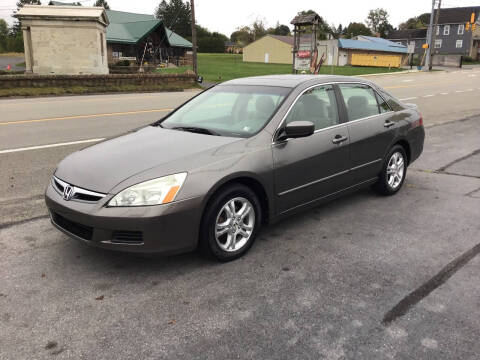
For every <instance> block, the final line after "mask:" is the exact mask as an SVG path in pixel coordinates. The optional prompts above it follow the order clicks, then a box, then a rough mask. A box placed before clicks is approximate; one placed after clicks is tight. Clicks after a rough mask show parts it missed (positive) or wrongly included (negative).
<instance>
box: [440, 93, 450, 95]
mask: <svg viewBox="0 0 480 360" xmlns="http://www.w3.org/2000/svg"><path fill="white" fill-rule="evenodd" d="M440 95H448V93H440Z"/></svg>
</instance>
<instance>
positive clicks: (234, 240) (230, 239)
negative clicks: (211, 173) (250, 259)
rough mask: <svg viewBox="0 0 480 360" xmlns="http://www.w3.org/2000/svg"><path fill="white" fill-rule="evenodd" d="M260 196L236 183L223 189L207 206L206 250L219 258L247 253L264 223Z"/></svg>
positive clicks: (204, 223) (202, 237)
mask: <svg viewBox="0 0 480 360" xmlns="http://www.w3.org/2000/svg"><path fill="white" fill-rule="evenodd" d="M261 217H262V211H261V206H260V201H259V200H258V197H257V195H256V194H255V193H254V192H253V191H252V190H251V189H250V188H248V187H247V186H245V185H242V184H234V185H229V186H227V187H225V188H224V189H222V190H220V191H219V192H218V194H215V195H214V197H213V199H212V200H211V201H210V203H209V204H208V205H207V208H206V210H205V215H204V217H203V221H202V226H201V229H200V246H201V248H202V250H203V252H204V253H206V254H208V255H210V256H213V257H214V258H216V259H217V260H220V261H231V260H234V259H237V258H239V257H240V256H242V255H244V254H245V253H246V252H247V251H248V250H249V249H250V247H251V246H252V245H253V242H254V241H255V238H256V236H257V232H258V229H259V228H260V226H261V223H262V222H261Z"/></svg>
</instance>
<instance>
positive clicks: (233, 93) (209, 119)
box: [160, 85, 290, 137]
mask: <svg viewBox="0 0 480 360" xmlns="http://www.w3.org/2000/svg"><path fill="white" fill-rule="evenodd" d="M289 90H290V89H289V88H285V87H278V86H251V85H219V86H216V87H214V88H212V89H210V90H207V91H205V92H204V93H202V94H200V95H198V96H197V97H195V98H194V99H192V100H191V101H189V102H188V103H186V104H185V105H184V106H182V107H181V108H179V109H177V110H176V111H175V112H173V113H172V114H170V115H168V116H167V117H166V118H165V119H164V120H163V121H161V123H160V126H162V127H164V128H167V129H177V130H182V131H191V132H198V133H202V134H210V135H221V136H233V137H250V136H252V135H254V134H256V133H257V132H258V131H260V130H261V129H262V128H263V127H264V126H265V125H266V124H267V122H268V121H269V120H270V118H271V117H272V116H273V114H274V113H275V111H276V110H277V108H278V106H279V105H280V104H281V103H282V101H283V100H284V99H285V96H287V94H288V92H289Z"/></svg>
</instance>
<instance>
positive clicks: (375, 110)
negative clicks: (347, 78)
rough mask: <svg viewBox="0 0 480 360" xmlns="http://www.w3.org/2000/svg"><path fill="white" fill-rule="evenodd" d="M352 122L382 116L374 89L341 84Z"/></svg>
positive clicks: (358, 85) (360, 85) (359, 85)
mask: <svg viewBox="0 0 480 360" xmlns="http://www.w3.org/2000/svg"><path fill="white" fill-rule="evenodd" d="M339 87H340V91H341V93H342V96H343V99H344V101H345V105H346V106H347V113H348V119H349V120H350V121H353V120H357V119H362V118H366V117H369V116H373V115H378V114H380V110H379V107H378V103H377V98H376V95H375V92H374V91H373V89H372V88H371V87H369V86H366V85H362V84H339Z"/></svg>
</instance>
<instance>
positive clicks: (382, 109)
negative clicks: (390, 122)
mask: <svg viewBox="0 0 480 360" xmlns="http://www.w3.org/2000/svg"><path fill="white" fill-rule="evenodd" d="M375 95H376V96H377V101H378V106H379V107H380V112H381V113H386V112H389V111H392V110H390V106H388V104H387V102H386V101H385V100H383V98H382V97H381V96H380V95H378V94H377V93H375Z"/></svg>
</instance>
